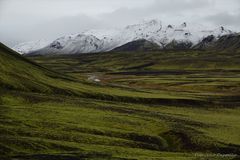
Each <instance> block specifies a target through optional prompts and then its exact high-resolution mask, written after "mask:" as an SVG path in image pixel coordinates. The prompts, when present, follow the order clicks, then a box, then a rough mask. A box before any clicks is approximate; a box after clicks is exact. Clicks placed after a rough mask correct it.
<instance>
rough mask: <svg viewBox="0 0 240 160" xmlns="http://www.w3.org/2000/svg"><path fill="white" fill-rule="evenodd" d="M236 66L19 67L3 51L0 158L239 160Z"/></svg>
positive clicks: (138, 62)
mask: <svg viewBox="0 0 240 160" xmlns="http://www.w3.org/2000/svg"><path fill="white" fill-rule="evenodd" d="M221 57H224V60H222V61H220V60H221ZM238 58H239V56H238V54H235V53H231V54H229V53H227V54H226V53H222V54H220V55H219V56H218V55H217V54H215V53H207V52H202V53H198V52H191V53H190V52H179V53H176V52H168V53H167V54H166V53H163V52H152V53H151V52H149V53H143V52H142V53H141V52H139V53H128V52H125V53H114V54H113V53H105V54H91V55H84V56H70V57H69V56H68V57H66V56H59V57H55V56H53V57H27V59H26V58H23V57H21V56H19V55H17V54H16V53H14V52H13V51H12V50H10V49H8V48H7V47H5V46H3V45H1V46H0V69H1V71H0V75H1V76H0V79H1V81H0V82H1V85H0V159H6V160H8V159H18V160H25V159H31V160H42V159H47V160H53V159H64V160H65V159H71V160H80V159H104V160H105V159H118V160H120V159H121V160H122V159H142V160H146V159H149V160H150V159H151V160H152V159H163V160H207V159H213V160H219V159H220V160H234V159H235V160H236V159H238V158H239V155H240V137H239V131H240V128H239V126H240V124H239V122H240V117H239V114H240V109H239V100H238V99H239V93H240V92H239V88H240V74H239V66H238V65H239V63H237V62H238ZM28 59H30V60H28ZM33 61H35V62H33ZM187 62H191V63H187ZM39 64H40V65H39ZM200 64H201V65H200ZM41 66H43V67H41ZM96 79H98V80H99V81H96Z"/></svg>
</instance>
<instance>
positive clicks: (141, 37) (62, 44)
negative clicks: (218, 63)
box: [13, 20, 239, 55]
mask: <svg viewBox="0 0 240 160" xmlns="http://www.w3.org/2000/svg"><path fill="white" fill-rule="evenodd" d="M230 39H231V40H233V39H235V40H234V43H237V44H235V48H236V47H237V46H239V34H237V33H234V32H232V31H231V30H228V29H226V28H224V27H223V26H220V27H216V28H207V27H205V26H202V25H199V24H188V23H185V22H184V23H182V24H181V25H164V24H163V23H162V22H161V21H159V20H150V21H144V22H142V23H139V24H134V25H129V26H127V27H125V28H123V29H113V30H89V31H86V32H83V33H80V34H75V35H68V36H64V37H60V38H58V39H56V40H55V41H53V42H49V41H44V40H40V41H37V42H27V43H22V44H19V45H17V46H15V47H13V49H14V50H16V51H17V52H20V53H22V54H31V55H45V54H83V53H97V52H108V51H112V50H113V51H134V50H138V51H139V50H142V51H145V50H146V51H149V50H160V49H171V50H172V49H176V50H179V49H208V48H215V47H216V48H219V47H218V46H219V45H220V47H223V46H225V47H227V46H228V47H231V48H234V47H232V46H229V45H232V43H230V42H228V43H227V42H223V41H227V40H230ZM236 39H238V40H236ZM222 43H224V44H222ZM225 43H226V45H225ZM227 44H228V45H227Z"/></svg>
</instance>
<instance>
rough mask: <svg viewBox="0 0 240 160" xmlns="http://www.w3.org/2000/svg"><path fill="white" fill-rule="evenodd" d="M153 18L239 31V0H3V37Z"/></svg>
mask: <svg viewBox="0 0 240 160" xmlns="http://www.w3.org/2000/svg"><path fill="white" fill-rule="evenodd" d="M153 18H154V19H155V18H156V19H160V20H162V22H163V23H167V24H168V23H169V24H180V23H182V22H193V23H200V24H206V25H214V26H215V25H216V26H220V25H221V26H225V27H228V28H229V29H232V30H235V31H240V0H0V41H1V42H3V43H6V44H8V45H10V46H13V45H15V44H17V43H19V42H24V41H32V40H38V39H52V40H53V39H55V38H58V37H59V36H62V35H65V34H73V33H79V32H82V31H84V30H87V29H98V28H100V29H101V28H117V27H122V26H125V25H128V24H134V23H137V22H140V21H142V20H147V19H153Z"/></svg>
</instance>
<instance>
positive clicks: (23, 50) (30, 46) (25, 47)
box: [12, 39, 51, 54]
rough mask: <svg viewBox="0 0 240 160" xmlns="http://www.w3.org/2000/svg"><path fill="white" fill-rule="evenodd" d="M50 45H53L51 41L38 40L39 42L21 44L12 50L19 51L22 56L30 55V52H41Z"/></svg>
mask: <svg viewBox="0 0 240 160" xmlns="http://www.w3.org/2000/svg"><path fill="white" fill-rule="evenodd" d="M49 43H51V41H49V40H45V39H41V40H37V41H31V42H25V43H20V44H18V45H16V46H14V47H13V48H12V49H13V50H15V51H17V52H18V53H20V54H28V53H30V52H33V51H36V50H39V49H41V48H43V47H46V46H47V45H49Z"/></svg>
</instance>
